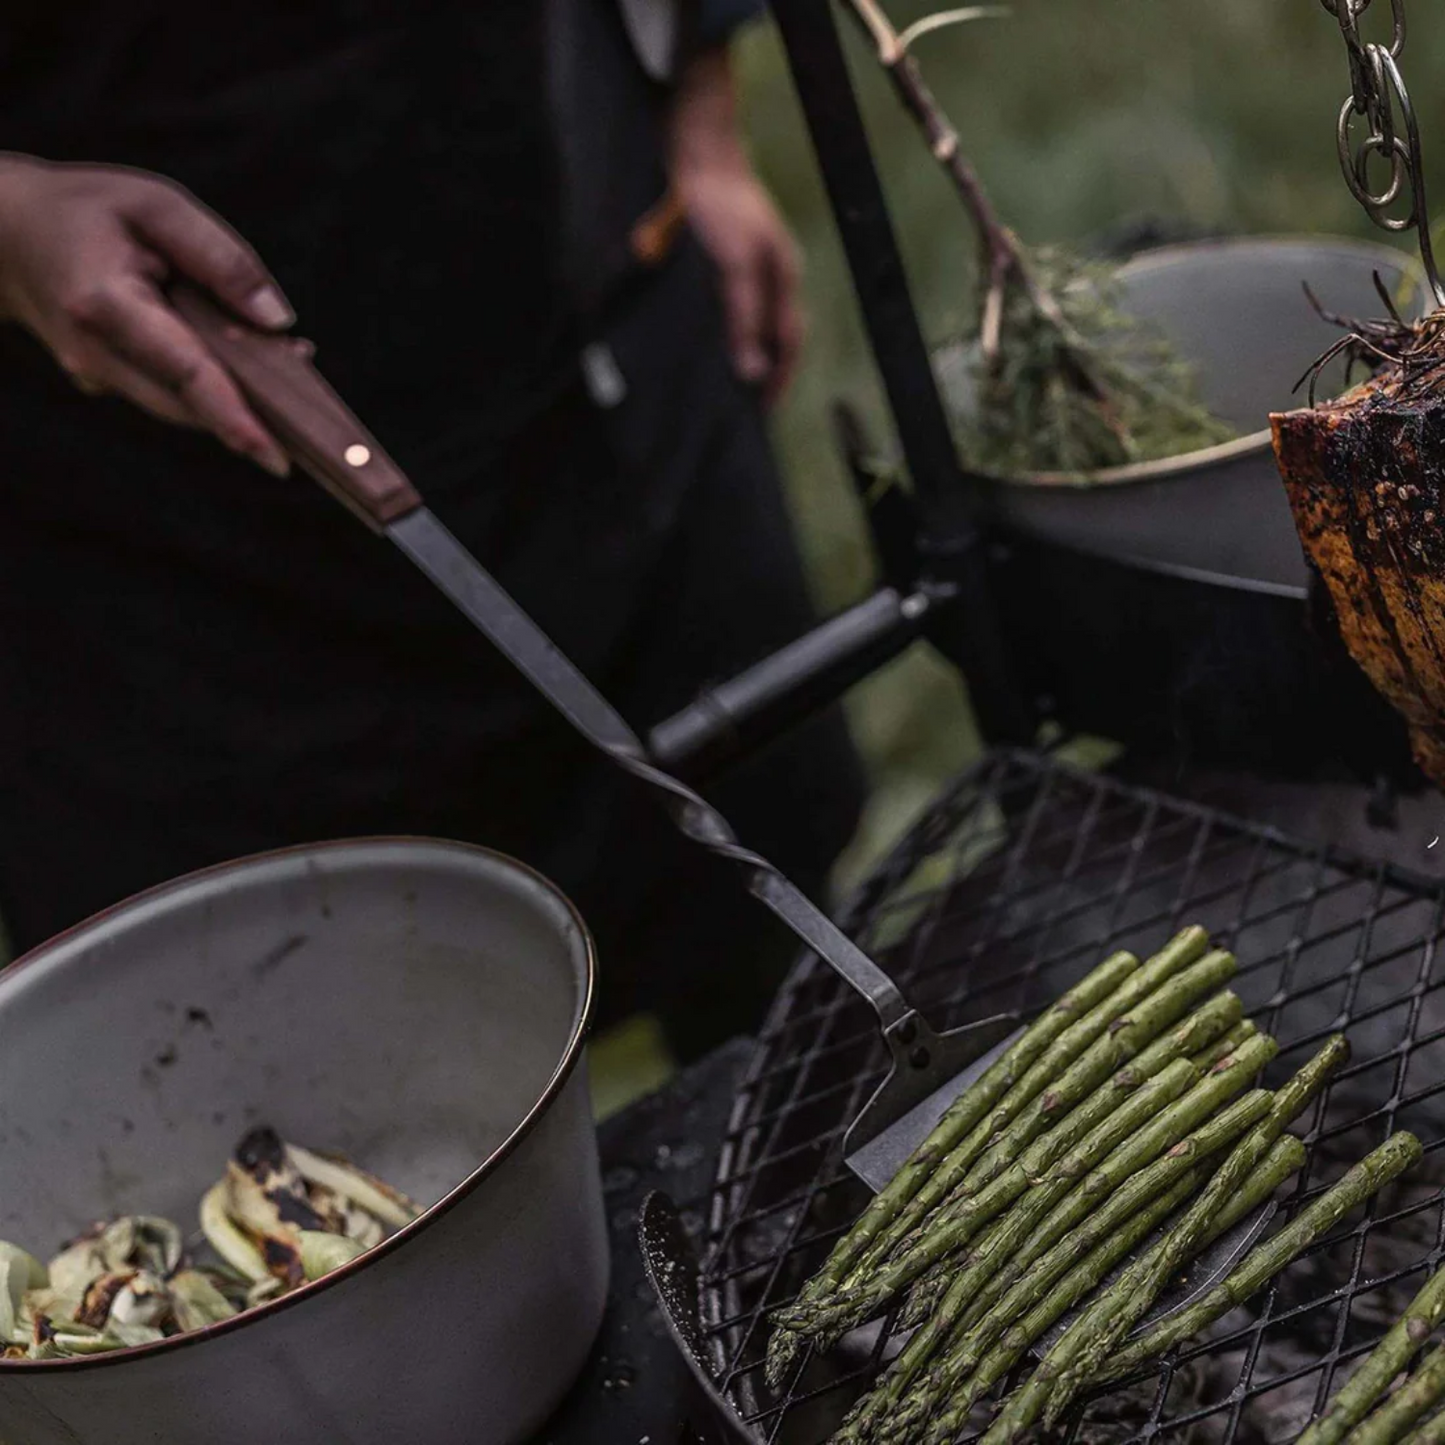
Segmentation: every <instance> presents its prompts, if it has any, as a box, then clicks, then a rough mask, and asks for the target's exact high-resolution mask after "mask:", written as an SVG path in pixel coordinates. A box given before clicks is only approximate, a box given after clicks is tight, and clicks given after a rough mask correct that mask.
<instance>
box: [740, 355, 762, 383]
mask: <svg viewBox="0 0 1445 1445" xmlns="http://www.w3.org/2000/svg"><path fill="white" fill-rule="evenodd" d="M767 374H768V359H767V357H765V356H764V355H763V354H762V353H761V352H758V351H745V352H743V353H742V355H741V356H739V357H738V375H739V376H741V377H742V379H743V380H744V381H748V382H758V381H761V380H762V379H763V378H764V377H765V376H766V375H767Z"/></svg>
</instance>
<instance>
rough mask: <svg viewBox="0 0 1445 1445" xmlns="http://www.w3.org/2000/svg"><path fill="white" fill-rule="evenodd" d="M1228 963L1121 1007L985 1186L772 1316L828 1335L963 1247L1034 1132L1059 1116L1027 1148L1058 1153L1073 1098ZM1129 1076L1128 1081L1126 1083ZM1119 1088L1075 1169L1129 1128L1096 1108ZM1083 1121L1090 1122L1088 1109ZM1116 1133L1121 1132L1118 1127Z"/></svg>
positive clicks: (998, 1202)
mask: <svg viewBox="0 0 1445 1445" xmlns="http://www.w3.org/2000/svg"><path fill="white" fill-rule="evenodd" d="M1234 966H1235V965H1234V959H1233V958H1232V956H1231V955H1229V954H1224V953H1214V954H1210V955H1207V956H1206V957H1205V958H1203V959H1201V960H1200V961H1199V963H1197V964H1195V965H1194V966H1193V967H1192V968H1189V969H1186V970H1185V971H1184V972H1183V973H1181V974H1179V975H1178V976H1177V977H1175V978H1173V979H1171V980H1170V981H1169V982H1168V983H1166V984H1165V985H1164V986H1163V987H1162V988H1160V989H1158V990H1157V991H1156V992H1155V993H1154V994H1152V995H1150V996H1149V997H1148V998H1146V999H1145V1000H1144V1001H1143V1002H1142V1003H1141V1004H1139V1006H1138V1007H1137V1008H1135V1009H1134V1010H1133V1011H1132V1012H1131V1013H1130V1014H1128V1015H1127V1016H1125V1017H1124V1018H1121V1019H1116V1020H1115V1022H1114V1024H1112V1025H1111V1026H1110V1028H1109V1031H1108V1033H1107V1034H1105V1035H1104V1036H1103V1037H1102V1038H1100V1039H1098V1040H1097V1041H1096V1042H1095V1043H1094V1044H1092V1045H1091V1046H1090V1047H1089V1048H1088V1049H1087V1050H1085V1052H1084V1054H1083V1056H1082V1057H1081V1058H1080V1059H1079V1060H1078V1062H1077V1063H1076V1064H1074V1065H1073V1066H1072V1067H1071V1068H1070V1069H1069V1070H1068V1071H1067V1072H1066V1073H1065V1074H1064V1076H1063V1077H1062V1078H1061V1079H1060V1080H1059V1081H1058V1083H1057V1084H1056V1085H1054V1086H1053V1087H1052V1088H1050V1089H1049V1090H1047V1091H1046V1093H1045V1094H1044V1095H1042V1096H1041V1097H1040V1099H1039V1100H1038V1101H1036V1103H1037V1106H1038V1107H1037V1108H1035V1107H1033V1106H1031V1108H1030V1109H1029V1110H1026V1111H1025V1113H1024V1115H1022V1116H1020V1119H1019V1120H1018V1122H1017V1124H1016V1125H1015V1127H1014V1128H1013V1129H1011V1130H1009V1131H1007V1132H1006V1134H1005V1137H1004V1138H1003V1139H1000V1140H999V1141H998V1142H997V1143H996V1144H995V1145H993V1146H992V1147H991V1148H990V1150H989V1151H987V1155H988V1157H990V1158H992V1159H994V1160H996V1165H995V1167H994V1170H993V1172H992V1176H991V1177H990V1179H989V1182H988V1183H987V1184H986V1185H984V1186H983V1187H982V1188H980V1189H979V1190H978V1192H977V1193H969V1194H965V1195H963V1197H961V1198H960V1199H959V1200H957V1201H955V1202H954V1203H952V1204H950V1205H949V1206H948V1207H947V1208H946V1209H944V1210H942V1211H940V1213H939V1217H938V1218H937V1219H935V1220H932V1221H930V1222H929V1223H928V1224H927V1225H926V1226H925V1227H924V1229H923V1230H921V1231H920V1233H919V1237H918V1238H917V1239H916V1240H915V1241H913V1242H912V1243H911V1244H910V1245H909V1246H908V1247H907V1248H906V1249H904V1250H903V1251H901V1252H900V1253H899V1254H898V1255H897V1257H895V1258H893V1259H890V1260H889V1261H888V1262H887V1263H886V1264H884V1265H883V1266H882V1268H880V1269H877V1270H875V1271H873V1272H872V1273H871V1274H870V1276H869V1277H868V1278H867V1280H866V1281H865V1282H863V1283H860V1284H858V1285H856V1286H854V1287H852V1288H845V1289H843V1290H841V1291H839V1292H838V1293H837V1294H835V1295H832V1296H829V1297H827V1298H825V1299H822V1300H819V1301H806V1300H802V1299H800V1300H798V1301H797V1302H796V1303H795V1304H794V1305H793V1306H791V1307H790V1308H788V1309H785V1310H783V1311H782V1312H780V1315H779V1316H778V1321H779V1323H781V1324H782V1325H783V1326H785V1327H786V1328H787V1329H789V1330H793V1331H796V1332H797V1333H799V1334H803V1335H808V1336H811V1337H814V1338H818V1339H823V1340H827V1339H835V1338H837V1336H838V1335H840V1334H841V1333H843V1332H845V1331H846V1330H848V1329H851V1328H853V1327H854V1326H855V1325H859V1324H862V1323H863V1322H864V1321H865V1320H868V1319H870V1318H872V1317H873V1315H874V1314H876V1313H877V1312H878V1311H879V1310H880V1309H881V1308H882V1307H883V1306H885V1305H886V1304H888V1303H889V1302H890V1301H891V1300H892V1299H893V1298H894V1297H895V1296H896V1295H897V1294H899V1293H900V1292H901V1291H902V1290H904V1289H906V1288H907V1287H908V1286H909V1285H910V1284H912V1283H913V1281H914V1280H915V1279H917V1278H918V1277H919V1276H920V1275H921V1274H922V1273H923V1272H924V1271H925V1270H927V1269H928V1268H929V1267H930V1266H931V1265H932V1264H933V1263H934V1262H935V1261H937V1260H939V1259H942V1258H943V1257H944V1256H945V1255H947V1254H950V1253H952V1252H953V1251H954V1250H956V1249H959V1248H962V1247H963V1246H964V1245H966V1244H967V1243H968V1242H969V1241H970V1240H971V1239H972V1238H973V1237H974V1236H975V1235H976V1234H977V1233H978V1232H979V1231H980V1230H981V1229H982V1228H983V1227H984V1226H985V1225H987V1224H988V1223H989V1222H990V1221H991V1220H993V1219H995V1218H996V1217H997V1216H998V1215H999V1214H1000V1213H1001V1212H1002V1211H1003V1210H1004V1209H1005V1208H1007V1207H1008V1206H1009V1205H1010V1204H1012V1203H1013V1201H1014V1200H1015V1199H1017V1198H1018V1196H1019V1195H1020V1194H1022V1193H1023V1191H1024V1190H1025V1189H1027V1188H1028V1187H1029V1183H1030V1179H1029V1175H1028V1173H1027V1172H1026V1171H1025V1169H1024V1168H1023V1166H1022V1164H1020V1163H1018V1162H1016V1161H1017V1158H1018V1155H1019V1154H1020V1153H1021V1152H1022V1151H1023V1149H1024V1148H1025V1147H1026V1146H1027V1145H1028V1144H1029V1143H1030V1142H1031V1141H1032V1140H1033V1138H1034V1137H1035V1135H1036V1134H1037V1133H1038V1132H1039V1130H1041V1129H1042V1128H1045V1127H1047V1125H1048V1124H1049V1123H1050V1122H1052V1120H1054V1119H1057V1120H1059V1122H1058V1123H1056V1124H1055V1125H1054V1127H1055V1129H1057V1130H1058V1131H1060V1132H1059V1133H1058V1134H1057V1135H1052V1134H1050V1135H1046V1136H1045V1138H1044V1139H1043V1140H1042V1141H1041V1142H1040V1146H1039V1149H1038V1150H1037V1151H1034V1152H1035V1155H1036V1157H1038V1158H1047V1157H1050V1156H1051V1157H1053V1158H1057V1157H1058V1155H1059V1153H1060V1152H1062V1150H1061V1148H1060V1147H1057V1146H1062V1147H1063V1148H1066V1147H1068V1145H1070V1144H1072V1143H1073V1142H1074V1140H1075V1139H1077V1138H1078V1137H1079V1135H1078V1125H1077V1121H1073V1120H1071V1119H1070V1111H1071V1110H1073V1108H1074V1105H1075V1104H1076V1103H1078V1102H1080V1101H1081V1100H1083V1099H1084V1098H1085V1097H1087V1096H1088V1095H1089V1094H1090V1093H1091V1092H1093V1091H1094V1090H1095V1089H1096V1088H1097V1087H1098V1085H1099V1084H1101V1083H1103V1082H1104V1080H1105V1079H1107V1078H1109V1077H1110V1075H1111V1074H1113V1073H1114V1072H1115V1071H1116V1070H1117V1069H1119V1068H1120V1067H1121V1066H1122V1065H1123V1064H1124V1063H1127V1062H1128V1061H1129V1059H1131V1058H1133V1057H1134V1056H1135V1055H1136V1054H1137V1053H1138V1052H1139V1051H1140V1050H1141V1048H1142V1047H1143V1046H1144V1045H1145V1044H1146V1043H1147V1042H1149V1041H1151V1040H1152V1039H1153V1038H1154V1037H1155V1036H1156V1035H1157V1034H1159V1033H1160V1032H1162V1031H1163V1030H1164V1029H1166V1028H1168V1027H1169V1025H1170V1024H1172V1023H1174V1022H1175V1021H1176V1020H1178V1019H1179V1017H1180V1016H1181V1015H1182V1014H1183V1013H1184V1012H1185V1011H1186V1010H1187V1009H1188V1008H1189V1007H1190V1005H1191V1004H1192V1003H1193V1002H1194V1000H1195V999H1196V998H1198V997H1199V996H1200V995H1201V994H1204V993H1208V992H1211V991H1212V990H1214V989H1216V988H1218V987H1219V985H1220V984H1221V983H1223V982H1224V981H1225V980H1226V979H1227V978H1228V977H1229V976H1230V974H1232V973H1233V972H1234ZM1186 1067H1187V1065H1186ZM1134 1082H1135V1081H1133V1080H1130V1086H1131V1088H1132V1086H1133V1084H1134ZM1116 1083H1117V1081H1116ZM1123 1092H1125V1091H1124V1090H1122V1089H1120V1088H1118V1087H1116V1086H1111V1087H1110V1088H1109V1089H1108V1090H1106V1091H1104V1096H1103V1100H1102V1101H1101V1105H1100V1108H1099V1112H1100V1113H1101V1114H1105V1116H1104V1117H1103V1118H1102V1119H1101V1120H1100V1122H1099V1123H1098V1124H1097V1125H1096V1126H1095V1127H1094V1128H1093V1129H1092V1131H1091V1132H1090V1133H1089V1134H1088V1135H1087V1136H1085V1138H1084V1139H1083V1140H1082V1141H1081V1142H1080V1144H1079V1146H1078V1148H1079V1155H1080V1157H1081V1158H1082V1160H1083V1162H1082V1164H1081V1166H1080V1172H1082V1170H1083V1169H1088V1168H1090V1167H1092V1165H1093V1162H1094V1160H1095V1159H1096V1158H1101V1157H1102V1156H1103V1154H1104V1153H1106V1152H1107V1151H1108V1150H1109V1149H1112V1148H1113V1147H1114V1145H1115V1144H1117V1143H1118V1142H1119V1140H1120V1139H1121V1138H1123V1137H1124V1136H1125V1133H1127V1132H1129V1131H1130V1130H1131V1129H1132V1128H1134V1127H1137V1122H1138V1120H1139V1118H1140V1110H1139V1109H1138V1107H1137V1104H1136V1103H1135V1101H1134V1100H1128V1101H1125V1102H1124V1103H1123V1104H1122V1106H1121V1107H1117V1110H1116V1112H1109V1113H1105V1108H1104V1105H1106V1104H1107V1105H1108V1107H1109V1108H1110V1109H1114V1108H1115V1106H1117V1105H1118V1104H1119V1100H1118V1095H1119V1094H1120V1093H1123ZM1091 1103H1092V1101H1091ZM1131 1105H1133V1107H1131ZM1086 1112H1088V1111H1084V1110H1081V1111H1080V1113H1086ZM1145 1117H1147V1115H1145ZM1088 1118H1089V1122H1092V1118H1093V1116H1092V1113H1091V1112H1088ZM1121 1130H1122V1131H1123V1132H1119V1131H1121ZM982 1162H983V1161H982V1160H980V1163H982Z"/></svg>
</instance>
